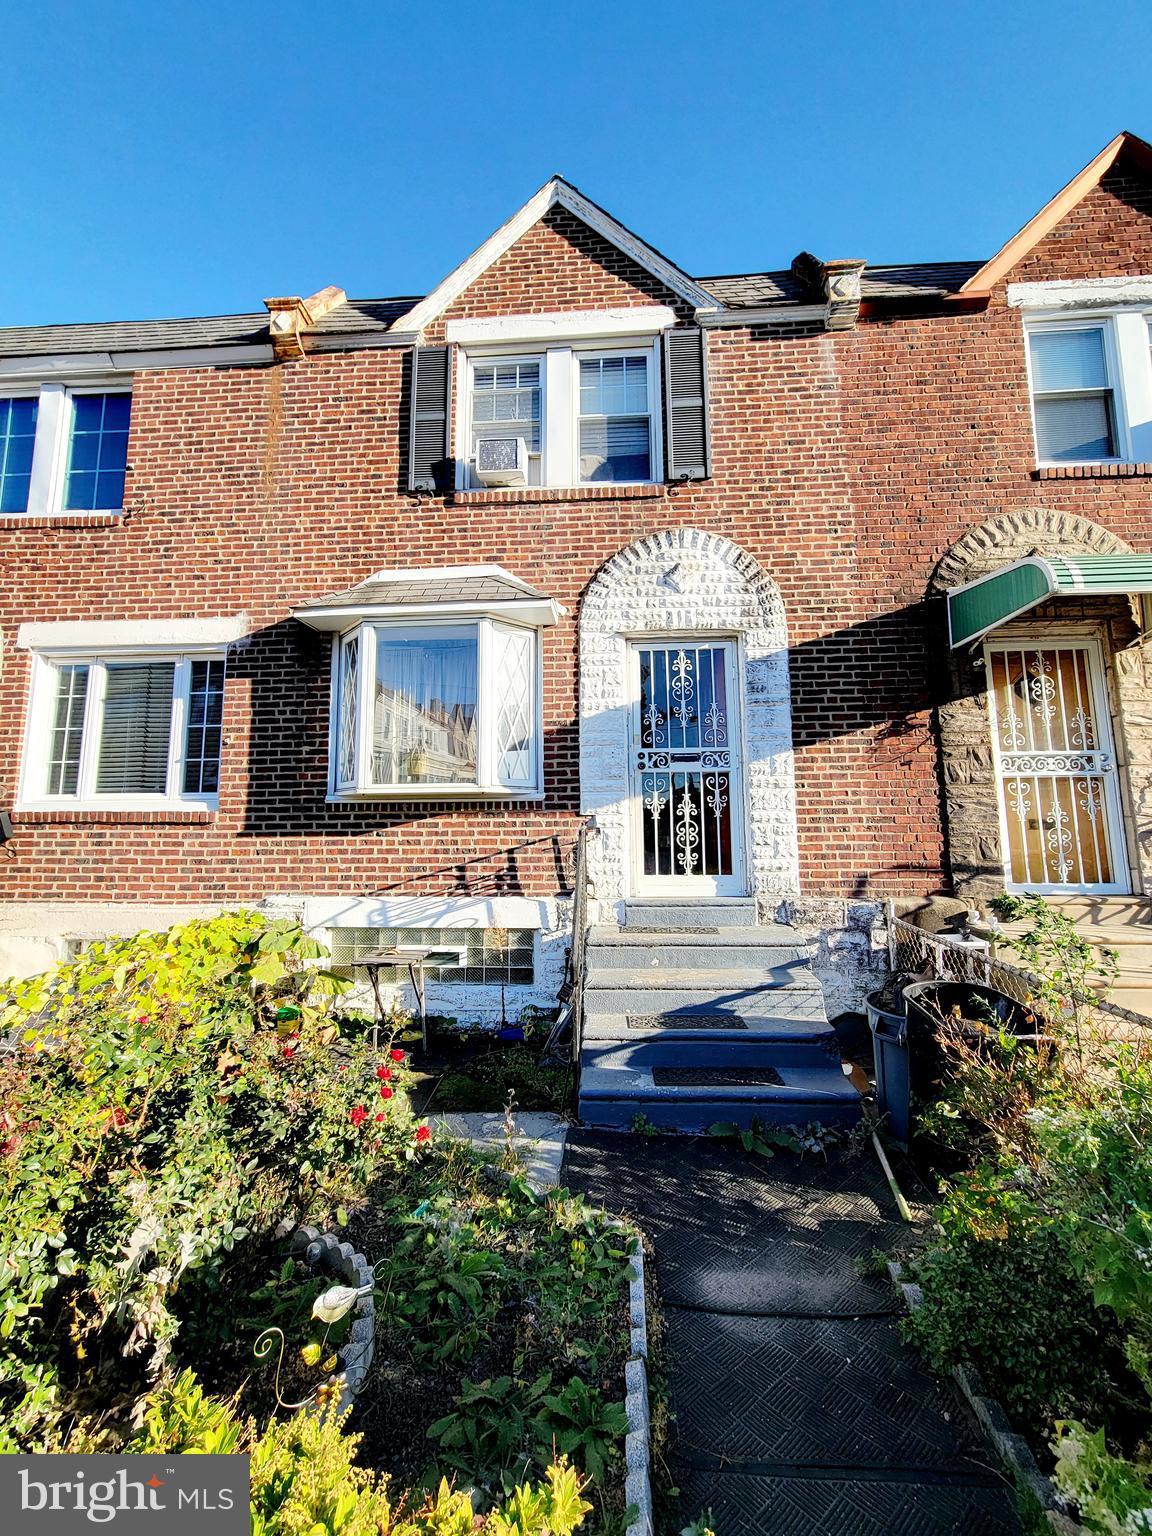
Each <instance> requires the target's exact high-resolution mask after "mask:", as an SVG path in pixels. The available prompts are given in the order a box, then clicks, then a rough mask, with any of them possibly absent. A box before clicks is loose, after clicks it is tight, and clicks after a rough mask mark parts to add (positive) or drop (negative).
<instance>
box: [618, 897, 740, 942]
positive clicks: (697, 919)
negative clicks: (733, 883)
mask: <svg viewBox="0 0 1152 1536" xmlns="http://www.w3.org/2000/svg"><path fill="white" fill-rule="evenodd" d="M624 926H625V927H626V928H654V929H657V930H659V931H660V932H664V933H666V932H668V931H669V930H670V929H677V930H680V931H682V932H683V931H685V930H689V929H692V928H754V927H755V926H756V903H755V902H754V901H753V900H752V898H751V897H749V896H727V897H712V898H703V899H701V900H699V901H627V902H625V903H624Z"/></svg>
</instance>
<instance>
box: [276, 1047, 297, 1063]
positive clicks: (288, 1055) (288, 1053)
mask: <svg viewBox="0 0 1152 1536" xmlns="http://www.w3.org/2000/svg"><path fill="white" fill-rule="evenodd" d="M280 1054H281V1056H283V1058H284V1060H285V1061H291V1060H292V1058H293V1056H295V1054H296V1052H295V1050H294V1048H293V1047H292V1046H290V1045H286V1046H285V1047H284V1049H283V1050H282V1051H281V1052H280Z"/></svg>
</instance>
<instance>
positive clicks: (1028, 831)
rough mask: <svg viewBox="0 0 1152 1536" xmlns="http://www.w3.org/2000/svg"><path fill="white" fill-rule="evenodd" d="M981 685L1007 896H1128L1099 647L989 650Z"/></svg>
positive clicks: (1073, 644) (1065, 644)
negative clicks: (985, 685)
mask: <svg viewBox="0 0 1152 1536" xmlns="http://www.w3.org/2000/svg"><path fill="white" fill-rule="evenodd" d="M988 681H989V690H988V691H989V697H990V700H991V707H992V740H993V752H994V756H995V760H996V769H997V782H998V785H999V794H1000V825H1001V832H1002V840H1003V848H1004V865H1005V869H1004V873H1005V878H1006V880H1007V883H1008V886H1009V889H1013V890H1018V891H1037V892H1040V893H1042V894H1058V893H1061V892H1063V893H1066V894H1068V893H1072V892H1084V893H1088V894H1097V895H1106V894H1109V893H1113V892H1119V891H1125V890H1127V888H1128V885H1127V872H1126V868H1125V860H1124V844H1123V832H1122V822H1121V816H1120V797H1119V784H1118V782H1117V776H1116V759H1115V756H1114V753H1113V749H1112V729H1111V721H1110V719H1109V713H1108V698H1107V692H1106V690H1105V685H1104V669H1103V663H1102V658H1101V654H1100V647H1099V645H1098V644H1097V643H1096V642H1095V641H1094V640H1083V641H1081V640H1075V641H1072V640H1069V641H1063V640H1061V641H1059V642H1048V643H1044V644H1030V643H1028V642H1027V641H1025V642H1022V643H1018V644H1015V645H1006V644H996V645H990V646H989V647H988Z"/></svg>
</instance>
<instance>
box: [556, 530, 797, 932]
mask: <svg viewBox="0 0 1152 1536" xmlns="http://www.w3.org/2000/svg"><path fill="white" fill-rule="evenodd" d="M712 631H715V632H716V633H717V634H721V635H735V636H737V638H738V640H739V644H740V649H741V652H742V656H743V676H744V689H745V692H744V698H743V701H742V703H743V711H744V732H745V754H746V755H745V764H744V782H745V795H746V800H747V806H746V831H745V844H746V847H747V850H748V862H749V868H750V874H751V886H752V891H753V893H754V894H755V895H756V896H757V898H758V899H759V901H760V905H761V906H762V908H763V909H765V910H769V909H774V907H775V905H776V904H777V903H779V902H780V901H781V900H783V899H784V898H786V897H788V896H795V895H796V894H797V893H798V892H799V889H800V874H799V868H800V858H799V849H798V841H797V831H796V793H795V784H794V774H793V755H792V704H791V690H790V684H789V676H788V634H787V626H786V623H785V617H784V604H783V602H782V600H781V598H780V593H779V590H778V588H777V587H776V584H775V583H774V582H773V581H772V580H771V578H770V577H769V576H768V575H767V574H766V572H765V571H764V570H762V569H761V567H760V566H759V565H758V564H757V563H756V561H755V560H753V559H752V557H751V556H750V555H747V554H745V553H744V551H743V550H741V549H739V548H738V547H737V546H736V545H735V544H733V543H731V542H730V541H729V540H728V539H724V538H720V537H718V536H717V535H715V534H711V533H705V532H702V531H701V530H699V529H695V528H677V529H673V530H669V531H668V532H665V533H657V534H653V535H651V536H650V537H648V538H645V539H641V540H640V541H639V542H638V543H636V544H632V545H630V546H629V547H628V548H627V549H623V550H621V551H620V553H619V554H617V555H614V556H613V557H612V559H611V560H609V561H608V563H607V564H606V565H605V566H604V567H603V568H602V569H601V571H600V572H599V574H598V575H597V576H596V578H595V580H594V581H593V582H592V585H591V586H590V587H589V589H588V592H587V595H586V596H585V598H584V602H583V605H582V607H581V610H580V785H581V791H580V793H581V810H582V811H583V812H584V814H585V815H594V816H595V818H596V822H597V825H598V826H599V827H600V830H601V836H600V837H598V838H594V839H592V841H591V843H590V845H589V861H590V864H591V865H592V866H593V867H592V870H591V873H592V878H593V881H594V884H595V889H596V895H597V899H598V900H599V901H600V902H603V903H617V904H618V903H620V902H621V901H623V899H624V898H625V897H626V896H627V895H628V894H629V889H630V878H629V848H628V844H629V816H628V800H629V771H628V766H629V765H628V702H627V700H628V678H627V654H626V653H627V640H628V638H629V637H633V636H636V635H644V634H665V635H667V634H677V633H684V634H700V633H705V634H706V633H709V632H712Z"/></svg>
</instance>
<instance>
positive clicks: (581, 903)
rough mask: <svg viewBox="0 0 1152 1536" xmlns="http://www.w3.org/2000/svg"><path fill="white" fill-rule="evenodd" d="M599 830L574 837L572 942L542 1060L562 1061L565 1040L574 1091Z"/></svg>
mask: <svg viewBox="0 0 1152 1536" xmlns="http://www.w3.org/2000/svg"><path fill="white" fill-rule="evenodd" d="M598 830H599V829H598V828H597V827H596V824H595V823H594V822H590V821H589V822H585V823H584V824H583V825H582V826H581V828H580V830H579V832H578V833H577V834H576V842H575V845H574V847H573V850H572V853H573V857H572V884H571V890H572V939H571V942H570V944H569V946H568V963H567V965H566V967H565V972H564V981H563V984H562V985H561V987H560V1012H559V1013H558V1014H557V1016H556V1022H555V1024H553V1026H552V1029H551V1031H550V1032H549V1035H548V1040H547V1043H546V1044H545V1047H544V1054H543V1060H545V1061H548V1060H550V1059H551V1060H553V1061H562V1060H563V1059H564V1054H565V1053H563V1052H562V1051H561V1047H560V1042H561V1040H563V1039H564V1037H565V1035H567V1036H568V1041H569V1044H568V1052H567V1054H568V1056H569V1059H570V1060H571V1062H572V1066H573V1070H574V1072H575V1074H576V1088H577V1091H579V1087H580V1051H581V1046H582V1045H583V1038H584V981H585V972H586V971H587V968H588V958H587V957H588V896H589V894H590V891H591V880H590V879H589V876H588V840H589V838H590V837H591V836H592V835H593V834H594V833H595V832H597V831H598Z"/></svg>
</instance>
